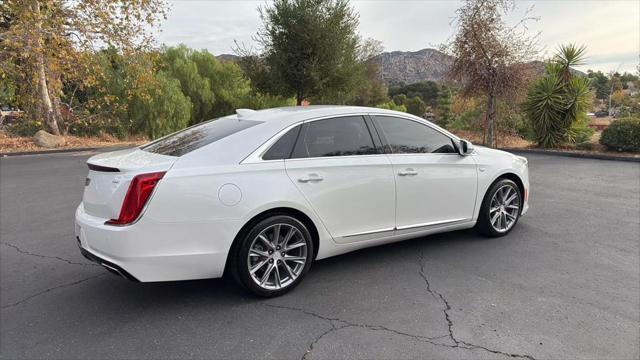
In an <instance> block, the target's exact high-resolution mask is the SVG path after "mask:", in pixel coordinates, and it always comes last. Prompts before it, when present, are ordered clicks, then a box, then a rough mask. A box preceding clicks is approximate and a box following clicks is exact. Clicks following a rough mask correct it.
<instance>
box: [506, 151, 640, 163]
mask: <svg viewBox="0 0 640 360" xmlns="http://www.w3.org/2000/svg"><path fill="white" fill-rule="evenodd" d="M500 150H504V151H508V152H513V153H521V154H539V155H552V156H565V157H573V158H581V159H597V160H614V161H627V162H638V163H640V157H631V156H620V155H613V154H592V153H579V152H571V151H561V150H542V149H511V148H501V149H500Z"/></svg>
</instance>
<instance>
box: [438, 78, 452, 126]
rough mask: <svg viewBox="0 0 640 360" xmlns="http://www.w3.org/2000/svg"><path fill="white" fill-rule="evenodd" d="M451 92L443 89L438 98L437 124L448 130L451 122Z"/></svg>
mask: <svg viewBox="0 0 640 360" xmlns="http://www.w3.org/2000/svg"><path fill="white" fill-rule="evenodd" d="M451 104H452V99H451V90H449V89H448V88H444V89H442V91H440V95H439V96H438V103H437V107H436V116H437V117H436V119H437V120H436V122H437V123H438V125H440V126H442V127H444V128H446V127H447V126H448V125H449V122H450V121H451Z"/></svg>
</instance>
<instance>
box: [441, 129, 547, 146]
mask: <svg viewBox="0 0 640 360" xmlns="http://www.w3.org/2000/svg"><path fill="white" fill-rule="evenodd" d="M453 133H454V134H455V135H456V136H458V137H459V138H462V139H465V140H469V141H471V143H473V144H478V145H482V144H484V141H483V138H482V133H479V132H474V131H464V130H460V131H453ZM534 145H535V144H533V143H532V142H530V141H528V140H525V139H523V138H521V137H519V136H514V135H510V134H499V135H498V136H497V139H496V144H494V146H495V147H498V148H509V149H526V148H530V147H533V146H534Z"/></svg>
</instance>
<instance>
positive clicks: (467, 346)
mask: <svg viewBox="0 0 640 360" xmlns="http://www.w3.org/2000/svg"><path fill="white" fill-rule="evenodd" d="M419 265H420V277H422V279H423V280H424V282H425V284H426V290H427V292H428V293H429V294H431V295H432V296H433V297H435V298H436V299H439V300H440V301H441V302H442V304H443V305H444V309H443V310H442V312H443V313H444V318H445V320H446V321H447V328H448V331H449V339H450V340H451V341H453V343H454V344H455V345H454V346H452V347H454V348H462V349H469V350H471V349H481V350H484V351H487V352H490V353H492V354H497V355H503V356H508V357H511V358H519V359H529V360H535V358H534V357H533V356H531V355H526V354H514V353H507V352H503V351H499V350H494V349H489V348H487V347H485V346H482V345H477V344H473V343H470V342H466V341H462V340H460V339H458V338H456V336H455V334H454V332H453V321H452V320H451V316H450V314H449V311H451V305H450V304H449V302H448V301H447V299H446V298H445V297H444V296H443V295H442V293H440V292H438V291H436V290H434V289H432V288H431V283H430V282H429V278H428V277H427V274H426V273H425V259H424V251H421V252H420V259H419Z"/></svg>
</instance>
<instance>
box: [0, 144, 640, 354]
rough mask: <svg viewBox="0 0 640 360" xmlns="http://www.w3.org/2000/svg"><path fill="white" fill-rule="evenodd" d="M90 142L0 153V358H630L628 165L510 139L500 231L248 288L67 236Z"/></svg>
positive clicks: (633, 252)
mask: <svg viewBox="0 0 640 360" xmlns="http://www.w3.org/2000/svg"><path fill="white" fill-rule="evenodd" d="M90 155H91V154H90V153H74V154H56V155H39V156H18V157H8V158H2V159H0V242H1V245H0V358H1V359H14V358H21V359H22V358H24V359H26V358H28V359H35V358H57V359H75V358H95V359H107V358H118V359H122V358H148V359H157V358H225V359H226V358H238V359H245V358H271V359H307V360H309V359H355V358H369V359H408V358H419V359H424V358H447V359H450V358H455V359H560V358H563V359H577V358H581V359H638V358H639V357H640V345H639V342H640V165H639V164H637V163H625V162H617V161H603V160H588V159H574V158H564V157H555V156H545V155H527V157H528V158H529V163H530V171H531V183H532V192H531V209H530V212H529V213H528V214H527V215H526V216H525V217H523V218H522V219H521V220H520V222H519V224H518V226H517V227H516V228H515V229H514V230H513V232H512V233H511V234H509V235H508V236H507V237H503V238H499V239H484V238H481V237H479V236H477V235H476V234H475V233H474V232H472V231H463V232H455V233H449V234H440V235H435V236H429V237H425V238H418V239H414V240H409V241H405V242H402V243H397V244H391V245H386V246H381V247H376V248H370V249H366V250H362V251H359V252H355V253H351V254H347V255H343V256H339V257H335V258H331V259H327V260H323V261H319V262H316V263H315V264H314V265H313V266H312V268H311V271H310V273H309V274H308V275H307V277H306V278H305V280H304V281H303V283H302V284H300V286H299V287H298V288H296V289H295V290H294V291H293V292H291V293H289V294H287V295H285V296H283V297H280V298H276V299H269V300H264V299H258V298H254V297H251V296H249V295H247V294H246V293H244V292H243V291H241V290H239V289H238V288H237V287H236V286H235V285H233V284H232V283H228V282H226V281H223V280H202V281H185V282H171V283H149V284H137V283H132V282H128V281H126V280H124V279H121V278H118V277H115V276H113V275H111V274H109V273H106V272H105V271H104V270H103V269H102V268H100V267H99V266H95V265H94V264H91V263H89V262H87V261H86V260H85V259H84V258H83V257H82V256H81V255H80V253H79V252H78V250H77V247H76V245H75V240H74V235H73V216H74V210H75V207H76V205H77V204H78V203H79V202H80V200H81V197H82V189H83V184H84V178H85V176H86V172H87V169H86V166H85V165H84V161H85V160H86V158H87V157H88V156H90Z"/></svg>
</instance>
